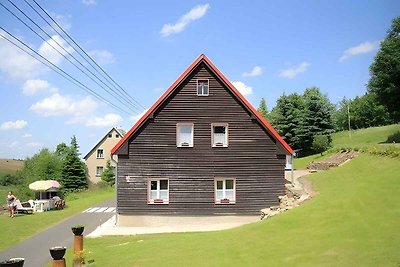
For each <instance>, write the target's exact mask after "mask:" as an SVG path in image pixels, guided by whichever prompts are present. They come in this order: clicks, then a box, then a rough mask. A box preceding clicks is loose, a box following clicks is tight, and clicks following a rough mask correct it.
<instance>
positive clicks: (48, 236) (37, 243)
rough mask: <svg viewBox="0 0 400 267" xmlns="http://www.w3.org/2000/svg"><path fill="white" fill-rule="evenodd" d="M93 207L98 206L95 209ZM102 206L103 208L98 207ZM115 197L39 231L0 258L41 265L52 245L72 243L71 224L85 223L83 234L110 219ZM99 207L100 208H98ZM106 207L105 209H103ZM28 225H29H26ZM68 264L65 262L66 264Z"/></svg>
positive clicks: (1, 254) (36, 266)
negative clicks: (21, 259) (18, 259)
mask: <svg viewBox="0 0 400 267" xmlns="http://www.w3.org/2000/svg"><path fill="white" fill-rule="evenodd" d="M95 207H98V208H97V209H96V208H95ZM100 207H103V208H100ZM110 207H115V199H112V200H108V201H105V202H103V203H99V204H97V205H95V206H93V209H88V210H87V212H83V213H80V214H77V215H75V216H73V217H70V218H68V219H66V220H64V221H62V222H60V223H59V224H57V225H55V226H53V227H50V228H48V229H46V230H44V231H43V232H40V233H38V234H36V235H34V236H32V237H30V238H28V239H27V240H25V241H23V242H21V243H19V244H17V245H15V246H13V247H10V248H8V249H6V250H4V251H2V252H0V259H1V260H5V259H9V258H25V264H24V266H27V267H41V266H43V265H46V264H47V263H48V262H49V261H50V260H51V256H50V252H49V249H50V248H51V247H54V246H63V247H67V248H69V247H71V246H72V245H73V238H74V236H73V233H72V231H71V226H74V225H77V224H83V225H85V231H84V233H83V235H84V236H85V235H87V234H90V233H91V232H92V231H93V230H95V229H96V228H97V227H98V226H99V225H101V224H102V223H104V222H105V221H107V220H108V219H110V218H111V217H112V216H113V215H114V214H115V211H114V212H110V211H112V210H113V209H112V208H110ZM99 208H100V209H99ZM105 208H107V209H105ZM27 227H29V225H27ZM69 265H70V264H69V263H67V266H69Z"/></svg>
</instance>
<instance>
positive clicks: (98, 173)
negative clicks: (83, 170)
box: [96, 166, 104, 177]
mask: <svg viewBox="0 0 400 267" xmlns="http://www.w3.org/2000/svg"><path fill="white" fill-rule="evenodd" d="M99 170H101V172H100V171H99ZM103 172H104V167H103V166H96V176H97V177H99V176H101V175H102V174H103Z"/></svg>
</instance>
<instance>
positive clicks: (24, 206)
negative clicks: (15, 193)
mask: <svg viewBox="0 0 400 267" xmlns="http://www.w3.org/2000/svg"><path fill="white" fill-rule="evenodd" d="M14 204H15V207H16V208H15V211H16V212H17V213H19V212H23V213H31V214H32V213H33V207H32V206H31V204H30V203H29V202H24V203H21V201H19V199H17V200H15V202H14Z"/></svg>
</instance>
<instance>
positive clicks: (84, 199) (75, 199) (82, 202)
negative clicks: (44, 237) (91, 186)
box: [0, 188, 114, 251]
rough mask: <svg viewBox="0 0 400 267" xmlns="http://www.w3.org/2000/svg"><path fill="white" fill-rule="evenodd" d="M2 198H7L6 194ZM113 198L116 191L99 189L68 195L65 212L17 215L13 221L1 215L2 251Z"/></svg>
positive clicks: (0, 248) (0, 247) (0, 240)
mask: <svg viewBox="0 0 400 267" xmlns="http://www.w3.org/2000/svg"><path fill="white" fill-rule="evenodd" d="M2 196H4V198H5V197H6V194H4V195H2ZM113 196H114V189H111V188H105V189H97V190H95V191H85V192H82V193H74V194H70V195H68V197H67V198H66V208H65V209H64V210H57V211H48V212H43V213H36V214H33V215H22V214H21V215H16V216H15V217H14V218H13V219H11V218H10V217H9V216H8V213H4V214H1V216H0V225H1V239H0V251H2V250H4V249H6V248H8V247H11V246H12V245H15V244H17V243H19V242H21V241H23V240H25V239H26V238H28V237H30V236H32V235H34V234H36V233H38V232H40V231H43V230H44V229H46V228H48V227H50V226H52V225H54V224H57V223H59V222H61V221H63V220H65V219H66V218H68V217H70V216H72V215H74V214H77V213H79V212H81V211H83V210H85V209H87V208H88V207H90V206H92V205H94V204H96V203H98V202H101V201H104V200H107V199H110V198H112V197H113Z"/></svg>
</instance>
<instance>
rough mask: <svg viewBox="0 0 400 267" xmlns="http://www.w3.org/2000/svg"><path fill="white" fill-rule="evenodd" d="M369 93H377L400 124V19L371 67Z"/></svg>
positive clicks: (383, 43) (398, 18)
mask: <svg viewBox="0 0 400 267" xmlns="http://www.w3.org/2000/svg"><path fill="white" fill-rule="evenodd" d="M370 73H371V78H370V80H369V82H368V88H369V92H372V93H375V94H376V96H377V97H378V99H379V101H380V102H381V103H382V104H383V105H385V106H386V108H387V109H388V111H389V113H390V115H391V117H392V119H393V120H394V121H395V122H400V109H399V103H400V17H397V18H395V19H394V20H393V22H392V26H391V28H390V29H389V31H388V33H387V35H386V38H385V39H384V40H383V41H382V42H381V47H380V49H379V51H378V53H377V54H376V56H375V59H374V62H373V63H372V64H371V67H370Z"/></svg>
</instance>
